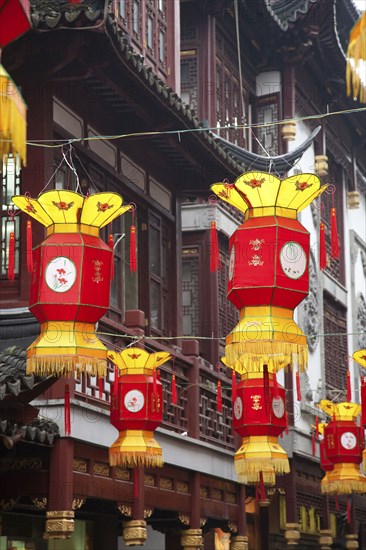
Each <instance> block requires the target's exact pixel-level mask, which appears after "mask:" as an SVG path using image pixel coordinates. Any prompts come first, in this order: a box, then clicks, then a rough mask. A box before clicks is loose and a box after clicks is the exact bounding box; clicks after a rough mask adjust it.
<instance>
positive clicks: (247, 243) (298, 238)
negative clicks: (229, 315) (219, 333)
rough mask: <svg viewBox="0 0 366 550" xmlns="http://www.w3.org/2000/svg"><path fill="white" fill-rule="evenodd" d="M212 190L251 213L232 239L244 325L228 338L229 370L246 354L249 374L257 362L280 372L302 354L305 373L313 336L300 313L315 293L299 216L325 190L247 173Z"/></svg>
mask: <svg viewBox="0 0 366 550" xmlns="http://www.w3.org/2000/svg"><path fill="white" fill-rule="evenodd" d="M211 189H212V190H213V192H214V193H215V194H216V195H217V196H218V197H219V198H220V199H222V200H223V201H225V202H227V203H228V204H230V205H231V206H234V207H235V208H237V209H238V210H239V211H241V212H242V213H243V215H244V222H243V224H242V225H241V226H240V227H238V229H237V230H236V231H235V232H234V234H233V235H232V236H231V238H230V268H229V283H228V298H229V300H230V301H231V302H232V303H233V304H234V305H235V306H236V307H237V308H238V309H239V310H240V321H239V323H238V324H237V326H236V327H235V328H234V329H233V331H232V332H231V333H230V334H229V335H228V336H227V338H226V348H225V355H226V359H227V362H228V365H229V366H232V365H234V364H235V362H236V361H237V360H238V359H240V360H241V361H243V357H245V361H246V366H247V368H248V370H251V368H250V366H249V364H250V362H251V361H252V362H253V363H254V364H256V365H257V367H255V368H257V369H258V368H261V367H260V365H261V364H267V365H271V368H273V370H274V371H277V370H279V369H281V368H282V367H283V366H284V365H285V364H289V363H292V360H293V357H292V356H293V354H295V356H296V357H295V360H296V362H297V364H298V368H299V369H300V370H301V369H304V368H306V366H307V345H306V337H305V335H304V334H303V332H302V331H301V329H300V328H299V327H298V326H297V324H296V323H295V322H294V320H293V310H294V309H295V307H296V306H297V305H298V304H299V303H300V302H301V301H302V300H303V299H304V298H305V297H306V296H307V294H308V288H309V273H308V265H309V248H310V242H309V240H310V239H309V233H308V231H306V229H305V228H304V227H303V226H302V225H301V224H300V222H299V221H298V220H297V213H298V212H300V211H301V210H303V209H304V208H305V207H306V206H308V205H309V204H310V203H311V202H312V201H313V200H314V199H315V198H316V197H318V196H319V195H320V194H321V193H322V192H323V191H324V190H325V189H326V186H323V187H321V186H320V180H319V178H318V177H317V176H315V175H313V174H301V175H296V176H291V177H289V178H286V179H284V180H280V179H279V178H277V177H276V176H273V175H271V174H268V173H265V172H248V173H246V174H243V175H241V176H240V177H239V178H237V179H236V180H235V182H234V183H233V184H228V183H217V184H214V185H212V187H211Z"/></svg>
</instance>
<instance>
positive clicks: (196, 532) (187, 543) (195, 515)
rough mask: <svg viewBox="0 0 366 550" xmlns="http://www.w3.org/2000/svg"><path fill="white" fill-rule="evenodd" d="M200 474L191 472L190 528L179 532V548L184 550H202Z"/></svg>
mask: <svg viewBox="0 0 366 550" xmlns="http://www.w3.org/2000/svg"><path fill="white" fill-rule="evenodd" d="M200 520H201V474H200V472H195V471H194V472H192V478H191V510H190V522H189V525H190V528H189V529H182V531H181V547H182V548H183V549H184V550H196V549H197V548H202V545H203V537H202V529H201V523H200Z"/></svg>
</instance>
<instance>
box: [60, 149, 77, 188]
mask: <svg viewBox="0 0 366 550" xmlns="http://www.w3.org/2000/svg"><path fill="white" fill-rule="evenodd" d="M73 150H74V148H73V146H72V145H71V143H70V147H69V150H68V153H69V156H70V161H68V159H67V156H66V155H67V153H66V155H65V153H64V152H63V151H62V155H63V157H64V159H65V162H66V164H67V166H68V167H69V168H70V170H71V171H72V172H74V174H75V177H76V186H75V192H76V193H81V187H80V181H79V176H78V173H77V171H76V168H75V165H74V161H73V160H72V152H73Z"/></svg>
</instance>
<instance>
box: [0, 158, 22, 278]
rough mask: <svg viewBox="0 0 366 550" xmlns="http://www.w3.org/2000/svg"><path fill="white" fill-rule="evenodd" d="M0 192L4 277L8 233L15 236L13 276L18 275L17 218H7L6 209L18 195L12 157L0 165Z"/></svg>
mask: <svg viewBox="0 0 366 550" xmlns="http://www.w3.org/2000/svg"><path fill="white" fill-rule="evenodd" d="M0 176H1V190H0V204H1V210H0V216H1V276H6V274H7V270H8V260H9V255H8V250H9V239H10V233H12V232H13V233H14V236H15V266H14V272H15V274H17V273H19V231H20V227H19V225H20V224H19V222H20V218H19V216H15V217H14V218H13V219H11V218H10V217H9V216H8V207H9V206H10V204H11V198H12V196H13V195H19V193H20V167H19V164H18V163H17V161H16V160H15V159H14V158H13V157H11V156H10V157H8V160H7V161H4V162H3V163H2V166H1V165H0Z"/></svg>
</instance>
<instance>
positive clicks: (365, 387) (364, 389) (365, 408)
mask: <svg viewBox="0 0 366 550" xmlns="http://www.w3.org/2000/svg"><path fill="white" fill-rule="evenodd" d="M361 403H362V417H361V423H362V425H363V427H364V428H365V429H366V382H365V379H363V380H362V383H361Z"/></svg>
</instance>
